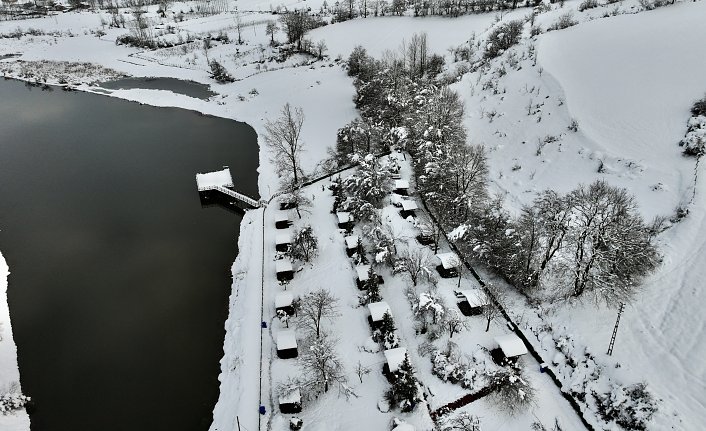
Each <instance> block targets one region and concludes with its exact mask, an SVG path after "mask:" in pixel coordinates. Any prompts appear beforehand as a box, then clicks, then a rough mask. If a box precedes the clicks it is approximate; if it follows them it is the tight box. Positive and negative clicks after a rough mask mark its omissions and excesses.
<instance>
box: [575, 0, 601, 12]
mask: <svg viewBox="0 0 706 431" xmlns="http://www.w3.org/2000/svg"><path fill="white" fill-rule="evenodd" d="M594 7H598V0H583V1H582V2H581V4H580V5H579V12H583V11H585V10H586V9H593V8H594Z"/></svg>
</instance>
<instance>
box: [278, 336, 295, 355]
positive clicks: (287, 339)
mask: <svg viewBox="0 0 706 431" xmlns="http://www.w3.org/2000/svg"><path fill="white" fill-rule="evenodd" d="M297 356H299V351H298V350H297V337H296V336H295V335H294V331H293V330H285V331H279V332H278V333H277V357H278V358H280V359H291V358H296V357H297Z"/></svg>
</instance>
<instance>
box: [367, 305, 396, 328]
mask: <svg viewBox="0 0 706 431" xmlns="http://www.w3.org/2000/svg"><path fill="white" fill-rule="evenodd" d="M368 313H369V315H368V324H369V325H370V329H372V330H376V329H378V328H379V327H380V324H381V323H382V317H383V316H384V315H385V313H390V315H392V312H391V311H390V306H389V305H387V302H385V301H380V302H371V303H370V304H368Z"/></svg>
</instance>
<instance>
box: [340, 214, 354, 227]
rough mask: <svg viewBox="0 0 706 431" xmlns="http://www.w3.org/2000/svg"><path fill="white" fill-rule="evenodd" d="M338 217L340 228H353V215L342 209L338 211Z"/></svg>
mask: <svg viewBox="0 0 706 431" xmlns="http://www.w3.org/2000/svg"><path fill="white" fill-rule="evenodd" d="M336 218H337V219H338V227H339V228H340V229H346V230H348V229H351V228H352V227H353V217H351V214H350V213H348V212H345V211H340V212H337V213H336Z"/></svg>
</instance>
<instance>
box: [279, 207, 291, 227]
mask: <svg viewBox="0 0 706 431" xmlns="http://www.w3.org/2000/svg"><path fill="white" fill-rule="evenodd" d="M291 225H292V220H291V219H290V217H289V212H288V211H277V213H275V227H276V228H277V229H287V228H288V227H289V226H291Z"/></svg>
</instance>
